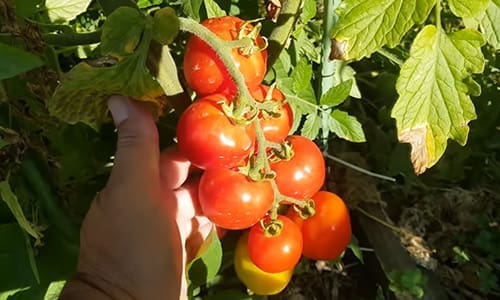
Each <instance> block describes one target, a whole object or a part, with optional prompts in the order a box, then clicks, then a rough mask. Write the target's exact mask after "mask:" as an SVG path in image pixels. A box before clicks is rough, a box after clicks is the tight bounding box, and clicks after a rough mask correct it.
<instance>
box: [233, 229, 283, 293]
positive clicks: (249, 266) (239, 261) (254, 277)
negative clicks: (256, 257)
mask: <svg viewBox="0 0 500 300" xmlns="http://www.w3.org/2000/svg"><path fill="white" fill-rule="evenodd" d="M234 269H235V271H236V275H237V276H238V278H239V279H240V280H241V281H242V282H243V284H245V286H246V287H247V288H248V289H249V290H251V291H252V292H254V293H255V294H257V295H263V296H264V295H275V294H278V293H279V292H281V291H282V290H284V289H285V287H286V286H287V285H288V283H289V282H290V280H291V279H292V275H293V269H290V270H286V271H283V272H280V273H269V272H265V271H263V270H261V269H260V268H259V267H257V266H256V265H255V264H254V263H253V262H252V260H251V259H250V256H249V255H248V231H247V232H245V233H244V234H243V235H242V236H240V238H239V239H238V243H237V244H236V250H235V253H234Z"/></svg>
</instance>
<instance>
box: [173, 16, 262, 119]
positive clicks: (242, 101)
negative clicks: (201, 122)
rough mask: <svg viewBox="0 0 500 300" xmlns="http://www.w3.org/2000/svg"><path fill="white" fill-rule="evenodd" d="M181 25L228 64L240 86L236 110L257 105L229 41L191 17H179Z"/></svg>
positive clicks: (228, 69) (229, 70)
mask: <svg viewBox="0 0 500 300" xmlns="http://www.w3.org/2000/svg"><path fill="white" fill-rule="evenodd" d="M179 25H180V30H183V31H187V32H189V33H192V34H194V35H196V36H197V37H198V38H199V39H201V40H202V41H204V42H205V43H207V44H208V45H209V46H210V47H211V48H212V49H214V50H215V52H216V53H217V55H218V57H219V59H220V60H221V61H222V63H223V64H224V65H225V66H226V68H227V71H228V72H229V74H230V75H231V77H232V78H233V80H234V82H235V83H236V86H237V87H238V92H239V95H238V96H239V97H236V98H235V100H236V101H235V102H236V103H235V105H236V107H235V111H243V108H244V107H245V106H252V107H255V101H254V100H253V97H252V95H250V92H249V91H248V88H247V85H246V83H245V78H244V77H243V75H242V74H241V72H240V71H239V70H238V68H237V67H236V65H235V64H234V62H233V59H232V56H231V52H230V50H229V49H230V48H228V47H227V45H226V44H227V42H225V41H222V40H221V39H220V38H219V37H217V36H216V35H215V34H214V33H213V32H211V31H210V30H208V29H207V28H205V27H204V26H203V25H200V24H199V23H197V22H196V21H193V20H191V19H187V18H179ZM236 115H237V117H239V116H238V114H236Z"/></svg>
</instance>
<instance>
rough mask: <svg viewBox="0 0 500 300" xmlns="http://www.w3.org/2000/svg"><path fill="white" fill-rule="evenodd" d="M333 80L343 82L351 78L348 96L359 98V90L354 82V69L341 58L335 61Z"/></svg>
mask: <svg viewBox="0 0 500 300" xmlns="http://www.w3.org/2000/svg"><path fill="white" fill-rule="evenodd" d="M335 63H336V64H335V69H336V70H337V71H336V72H335V75H334V77H335V82H344V81H348V80H352V86H351V90H350V91H349V96H351V97H353V98H356V99H361V92H360V91H359V88H358V84H357V83H356V77H355V75H356V71H354V69H353V68H352V67H351V66H349V65H348V64H347V62H345V61H342V60H336V61H335Z"/></svg>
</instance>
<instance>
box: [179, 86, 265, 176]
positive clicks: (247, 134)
mask: <svg viewBox="0 0 500 300" xmlns="http://www.w3.org/2000/svg"><path fill="white" fill-rule="evenodd" d="M227 101H228V100H227V98H226V97H225V96H224V95H222V94H214V95H210V96H207V97H204V98H201V99H199V100H197V101H196V102H194V103H193V104H191V105H190V106H189V107H188V108H187V109H186V110H185V111H184V113H183V114H182V116H181V118H180V119H179V123H178V125H177V141H178V145H179V149H180V151H181V152H182V153H184V155H185V156H186V157H187V158H188V159H189V160H190V161H191V163H192V164H193V165H195V166H197V167H199V168H201V169H210V168H217V167H226V168H232V167H234V166H236V165H238V164H239V163H241V162H242V161H243V160H244V159H245V158H246V157H247V156H248V154H249V153H250V152H251V151H252V149H253V146H254V143H255V128H254V127H253V125H251V124H250V125H248V126H242V125H236V124H233V123H232V122H231V121H230V120H229V119H228V118H227V116H226V115H225V114H224V112H223V111H222V108H221V104H222V103H224V102H227Z"/></svg>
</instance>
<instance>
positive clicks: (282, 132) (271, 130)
mask: <svg viewBox="0 0 500 300" xmlns="http://www.w3.org/2000/svg"><path fill="white" fill-rule="evenodd" d="M268 91H269V87H268V86H267V85H263V84H261V85H260V86H259V87H258V88H257V89H254V90H252V91H251V93H252V96H253V97H254V98H255V100H257V101H260V102H262V101H264V100H265V97H266V95H267V92H268ZM271 95H272V100H273V101H276V102H280V103H281V104H282V105H281V107H280V110H279V111H278V113H279V115H280V116H279V117H271V116H267V117H266V116H260V125H261V126H262V130H263V131H264V136H265V137H266V139H267V140H268V141H271V142H275V143H282V142H283V141H284V140H285V138H286V137H287V136H288V134H289V133H290V129H291V128H292V124H293V114H292V109H291V108H290V104H288V103H284V102H285V95H283V93H282V92H281V91H280V90H278V89H277V88H274V89H273V92H272V94H271Z"/></svg>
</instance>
